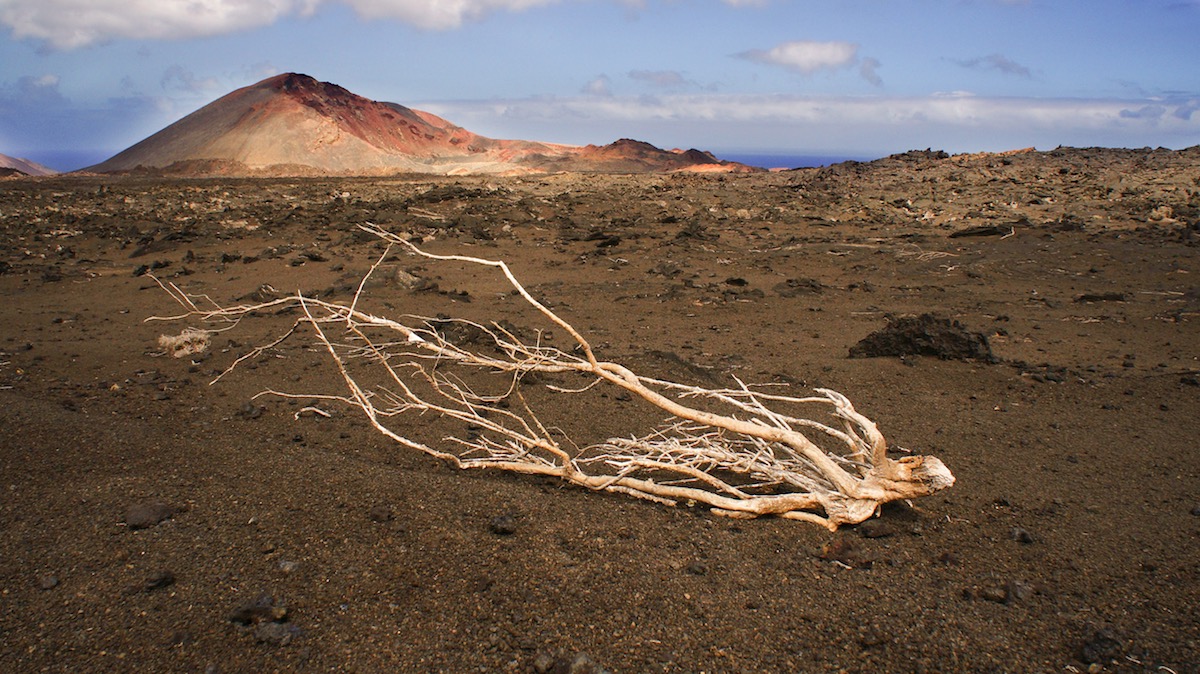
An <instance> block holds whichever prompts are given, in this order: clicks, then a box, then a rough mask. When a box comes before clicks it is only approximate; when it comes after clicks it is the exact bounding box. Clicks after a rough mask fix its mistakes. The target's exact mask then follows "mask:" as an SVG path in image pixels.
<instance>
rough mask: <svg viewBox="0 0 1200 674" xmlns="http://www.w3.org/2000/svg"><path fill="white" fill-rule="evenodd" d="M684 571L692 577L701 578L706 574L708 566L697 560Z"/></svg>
mask: <svg viewBox="0 0 1200 674" xmlns="http://www.w3.org/2000/svg"><path fill="white" fill-rule="evenodd" d="M685 570H686V571H687V572H688V573H690V574H692V575H693V576H703V575H705V574H707V573H708V566H707V565H706V564H705V563H704V562H701V561H699V560H697V561H694V562H692V563H691V564H688V565H687V568H686V569H685Z"/></svg>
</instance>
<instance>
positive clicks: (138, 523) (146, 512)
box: [125, 501, 175, 529]
mask: <svg viewBox="0 0 1200 674" xmlns="http://www.w3.org/2000/svg"><path fill="white" fill-rule="evenodd" d="M174 514H175V509H174V508H172V507H171V506H169V505H167V504H165V503H163V502H162V501H148V502H146V503H139V504H137V505H133V506H130V507H129V509H128V510H126V511H125V525H126V526H128V527H129V528H130V529H149V528H150V527H153V526H156V525H158V524H160V523H162V522H164V521H166V520H168V519H170V518H171V516H172V515H174Z"/></svg>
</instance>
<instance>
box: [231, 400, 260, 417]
mask: <svg viewBox="0 0 1200 674" xmlns="http://www.w3.org/2000/svg"><path fill="white" fill-rule="evenodd" d="M262 413H263V408H262V406H261V405H255V404H254V403H252V402H250V401H249V400H247V401H246V402H244V403H242V406H241V407H239V408H238V411H237V416H238V418H240V419H257V418H259V417H261V416H262Z"/></svg>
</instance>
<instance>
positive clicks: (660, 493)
mask: <svg viewBox="0 0 1200 674" xmlns="http://www.w3.org/2000/svg"><path fill="white" fill-rule="evenodd" d="M363 229H365V230H367V231H369V232H371V233H372V234H375V235H376V236H378V237H379V238H381V239H382V240H384V241H386V242H388V243H389V244H390V245H389V252H390V250H391V249H392V248H393V247H400V248H402V249H404V250H406V251H407V252H409V253H410V254H412V255H416V256H420V257H423V258H426V259H429V260H434V261H440V262H447V263H451V262H457V263H465V264H469V265H482V266H487V267H492V268H495V269H497V270H499V271H500V273H502V274H503V275H504V277H505V278H506V279H507V281H508V283H509V284H510V285H511V287H512V289H513V290H514V291H515V292H516V294H517V295H518V296H520V298H521V299H522V300H523V301H524V302H526V303H528V305H529V306H531V307H533V308H534V309H536V310H537V311H538V312H540V313H541V314H542V315H543V316H544V317H545V318H546V319H547V320H548V321H550V323H552V324H553V325H555V326H557V327H558V328H560V329H562V330H563V331H565V332H566V333H567V334H568V335H570V337H571V340H572V342H573V344H572V348H571V350H570V351H567V350H564V349H560V348H556V347H552V346H548V345H546V344H544V343H542V340H541V339H540V333H539V337H538V338H535V339H530V338H523V337H521V336H519V335H518V334H516V332H517V331H516V330H515V329H512V328H507V327H504V326H503V325H502V324H501V323H500V322H499V321H494V322H492V323H491V324H488V325H484V324H481V323H476V322H472V321H468V320H465V319H449V320H447V319H430V318H421V317H416V316H404V317H402V318H401V319H400V320H396V319H390V318H384V317H380V316H375V315H372V314H370V313H367V312H365V311H363V310H361V309H360V308H359V306H360V301H359V300H360V296H361V295H362V293H363V291H364V288H365V287H366V283H365V279H364V283H363V284H360V286H359V288H358V291H357V292H356V293H355V296H354V299H353V301H352V302H351V303H350V304H343V303H338V302H332V301H326V300H321V299H318V298H312V297H305V296H303V295H300V294H297V295H295V296H291V297H285V298H281V299H276V300H273V301H270V302H266V303H262V304H255V305H239V306H232V307H220V306H216V305H215V304H214V307H213V308H211V309H202V308H200V307H198V306H197V304H195V303H194V301H193V298H190V297H189V296H187V295H185V294H183V293H182V292H181V291H179V290H178V289H176V288H174V287H173V286H172V288H171V290H172V292H171V294H172V296H173V297H174V298H175V299H176V301H178V302H180V304H182V305H183V306H184V308H185V309H186V313H184V314H182V315H180V316H173V317H169V318H170V319H183V318H190V319H199V320H201V321H203V322H205V323H213V322H224V323H226V324H229V323H233V324H234V325H236V324H237V322H238V321H240V320H241V319H242V318H245V317H247V316H250V315H252V314H259V315H261V314H263V313H265V312H263V310H264V309H268V308H269V309H273V310H276V311H277V310H279V309H283V308H287V307H291V308H296V309H299V310H300V312H301V316H300V318H298V319H297V320H296V322H295V323H294V324H293V325H292V326H291V329H290V330H288V331H286V333H285V334H284V335H283V336H282V337H281V338H279V339H277V340H274V341H272V342H271V343H270V344H268V345H266V346H265V347H259V349H256V350H254V351H252V352H251V353H250V354H247V355H245V356H242V357H241V358H239V359H237V360H236V361H235V362H234V364H233V365H231V366H230V367H229V369H228V370H226V373H228V372H229V371H230V370H232V369H234V368H236V367H237V365H238V364H240V363H242V362H244V360H245V359H246V358H248V357H255V356H257V355H258V354H260V353H262V352H263V350H265V349H269V348H275V347H277V346H279V344H280V343H281V342H282V341H284V340H285V339H287V338H289V337H290V336H293V335H295V334H297V333H298V332H299V331H300V329H301V328H303V327H305V326H308V327H310V328H311V329H312V330H313V332H314V334H315V336H316V339H317V342H318V343H319V344H320V345H321V347H322V348H323V349H324V351H325V352H326V353H327V354H328V355H329V357H330V358H331V360H332V361H333V363H334V365H335V366H336V367H337V370H338V372H339V373H340V375H341V378H342V380H343V382H344V384H345V387H346V392H345V393H343V394H337V395H324V396H312V395H307V396H305V397H308V398H312V397H323V398H326V399H334V400H338V401H341V402H343V403H345V404H347V405H349V406H351V407H352V408H357V409H358V410H360V411H361V412H362V413H363V414H365V415H366V418H367V420H368V421H369V422H370V424H371V425H372V426H373V427H374V428H376V429H377V430H378V431H379V432H381V433H383V434H384V435H386V436H387V437H389V438H391V439H393V440H395V441H396V442H398V443H400V444H402V445H404V446H406V447H409V448H412V449H416V450H419V451H421V452H425V453H427V454H429V455H432V456H435V457H438V458H440V459H444V460H446V461H449V462H451V463H453V464H454V465H456V466H458V467H460V468H494V469H498V470H507V471H514V472H519V473H529V474H539V475H551V476H555V477H558V478H561V479H563V480H566V481H567V482H570V483H572V484H576V485H580V486H583V487H586V488H588V489H593V490H603V491H615V492H621V493H625V494H630V495H633V496H638V497H641V498H646V499H650V500H653V501H658V502H663V503H671V504H676V503H688V504H704V505H707V506H709V507H710V508H711V509H712V511H713V512H714V513H717V514H721V515H727V516H731V517H744V518H751V517H758V516H763V515H775V516H779V517H784V518H789V519H798V520H805V521H810V522H816V523H819V524H821V525H823V526H826V527H828V528H830V529H836V528H837V527H838V526H839V525H842V524H853V523H858V522H861V521H863V520H865V519H867V518H869V517H871V516H872V515H873V514H874V513H875V512H876V511H877V510H878V508H879V506H880V505H882V504H883V503H886V502H889V501H895V500H899V499H909V498H915V497H919V496H926V495H928V494H932V493H934V492H936V491H939V490H941V489H945V488H947V487H949V486H951V485H952V484H954V476H953V475H952V474H951V473H950V471H949V470H948V469H947V468H946V467H945V465H943V464H942V462H941V461H939V460H938V459H937V458H934V457H930V456H906V457H902V458H899V459H893V458H890V457H889V456H888V452H887V443H886V441H885V440H884V438H883V435H882V434H881V433H880V432H879V429H878V428H876V426H875V424H874V423H873V422H872V421H871V420H870V419H868V418H867V417H865V416H863V415H862V414H860V413H859V412H858V411H856V410H855V409H854V406H853V405H852V404H851V403H850V401H849V400H848V399H847V398H846V397H845V396H843V395H842V394H840V393H837V392H835V391H831V390H828V389H817V390H816V395H813V396H807V397H794V396H788V395H782V394H780V393H770V392H767V391H765V390H761V389H760V388H756V387H751V386H747V385H745V384H743V383H742V382H740V381H738V382H737V386H736V387H733V388H725V389H709V388H703V387H700V386H693V385H689V384H683V383H676V382H671V381H665V380H661V379H654V378H650V377H644V376H640V375H638V374H636V373H634V372H633V371H631V370H630V369H628V368H627V367H625V366H623V365H620V364H618V363H614V362H608V361H603V360H600V359H599V358H597V356H596V354H595V351H594V350H593V348H592V345H591V344H590V343H589V342H588V341H587V339H586V338H585V337H584V336H583V335H582V334H581V333H580V332H579V331H578V330H576V329H575V328H574V327H573V326H572V325H571V324H570V323H568V322H567V321H566V320H564V319H563V318H562V317H560V316H558V315H557V314H556V313H555V312H554V311H552V310H550V309H549V308H548V307H547V306H546V305H545V304H543V303H541V302H540V301H538V300H537V299H536V298H535V297H533V295H531V294H530V293H529V291H528V290H526V288H525V287H524V286H523V285H522V284H521V283H520V282H519V281H518V280H517V278H516V276H514V274H513V273H512V270H511V269H510V268H509V267H508V265H507V264H506V263H504V262H502V261H498V260H487V259H483V258H478V257H471V256H465V255H436V254H433V253H429V252H426V251H424V250H422V249H421V248H418V247H417V246H415V245H413V244H412V243H410V242H409V241H407V240H406V239H404V238H402V237H400V236H397V235H395V234H393V233H391V232H388V231H385V230H383V229H380V228H377V227H374V226H364V227H363ZM388 254H389V253H388V252H385V253H384V256H382V257H380V261H379V262H376V264H375V266H373V267H372V269H371V272H368V276H369V275H370V274H371V273H373V272H374V271H375V270H376V268H377V267H378V266H379V264H380V263H381V262H382V261H383V260H384V259H385V258H386V257H387V256H388ZM204 299H206V300H208V298H204ZM208 302H209V303H211V300H208ZM464 332H467V333H470V334H471V335H472V337H473V338H472V339H470V340H463V339H460V338H455V337H454V336H453V335H455V334H456V333H464ZM224 374H225V373H223V374H222V376H224ZM571 374H575V375H577V376H582V377H584V378H585V379H586V382H587V383H585V384H584V385H581V386H566V385H565V384H564V383H562V382H561V380H562V378H563V377H562V376H561V375H571ZM531 375H532V376H531ZM218 378H219V377H218ZM497 378H499V379H500V381H501V384H500V385H499V386H497V385H496V380H497ZM368 381H369V382H370V383H368ZM596 386H613V387H616V388H619V389H623V390H624V391H627V392H628V393H629V394H631V396H633V397H636V398H637V399H640V400H642V401H644V402H645V403H647V404H649V405H652V406H654V407H655V408H658V409H659V410H661V411H662V412H665V413H667V414H668V415H669V417H670V419H669V420H668V422H667V423H666V424H665V425H664V426H662V427H660V428H657V429H652V430H650V431H648V432H643V433H641V434H637V433H635V434H633V435H631V436H630V437H627V438H613V439H609V440H606V441H603V442H600V443H598V444H594V445H591V446H587V447H583V448H579V447H577V446H576V445H575V444H574V442H573V441H571V440H570V439H569V438H567V437H565V436H564V434H563V433H562V432H560V431H559V430H557V429H553V428H547V427H546V426H545V425H543V423H542V421H541V420H540V418H539V416H538V414H536V413H535V412H534V410H533V409H532V408H531V405H530V404H529V402H528V401H527V397H526V393H527V392H529V391H531V390H533V389H534V388H540V389H542V390H543V391H544V392H548V393H549V394H553V395H580V394H584V393H586V392H587V391H589V390H591V389H592V388H594V387H596ZM272 393H276V392H274V391H272ZM278 395H289V394H278ZM431 413H432V414H435V415H437V416H438V417H440V418H443V419H446V420H450V421H451V422H457V423H458V424H459V425H460V426H465V427H466V428H467V432H465V433H461V434H455V435H451V436H448V437H446V438H444V439H443V443H439V445H438V446H437V447H435V446H433V445H431V444H429V443H427V442H423V441H419V440H416V439H414V438H412V437H410V436H411V435H412V433H411V432H403V431H401V430H398V428H399V421H398V419H399V418H401V417H407V416H411V415H414V414H431ZM804 413H807V414H808V415H809V416H805V414H804ZM814 417H815V418H814Z"/></svg>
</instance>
